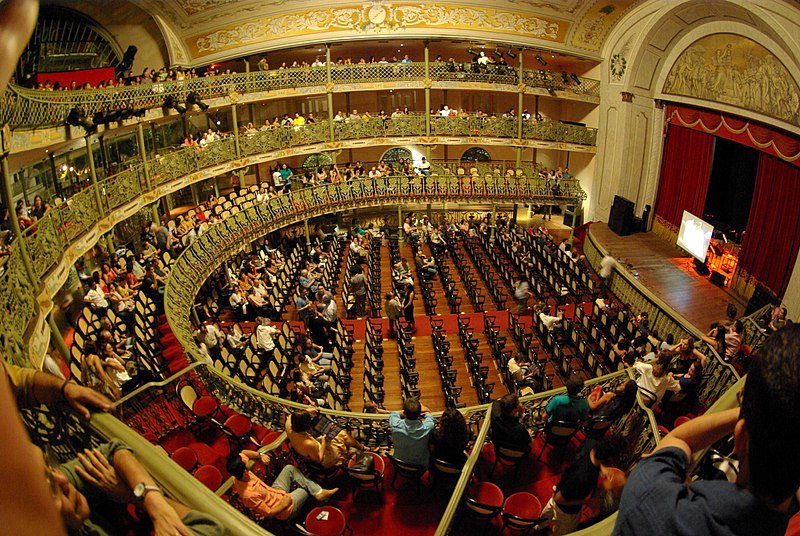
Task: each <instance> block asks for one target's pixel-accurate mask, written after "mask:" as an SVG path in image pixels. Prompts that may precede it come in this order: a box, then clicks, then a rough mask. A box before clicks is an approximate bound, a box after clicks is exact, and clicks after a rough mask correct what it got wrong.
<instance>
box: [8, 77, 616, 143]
mask: <svg viewBox="0 0 800 536" xmlns="http://www.w3.org/2000/svg"><path fill="white" fill-rule="evenodd" d="M429 76H430V79H431V81H432V82H444V83H447V84H452V83H453V82H464V83H466V82H473V83H474V82H477V83H486V84H508V85H513V86H515V90H516V88H517V86H518V84H519V70H518V69H517V68H498V67H492V68H490V69H487V70H475V69H473V68H472V65H471V64H467V65H466V66H464V67H462V66H461V65H458V66H452V65H451V64H448V63H430V64H429ZM424 79H425V64H424V63H421V62H415V63H374V64H367V65H334V66H331V83H332V84H333V86H332V87H331V86H327V84H328V76H327V69H326V68H325V67H316V68H312V67H310V68H294V69H273V70H269V71H253V72H250V73H239V74H229V75H219V76H212V77H204V78H190V79H186V80H176V81H168V82H157V83H152V82H146V83H142V84H140V85H130V86H119V87H110V88H105V89H87V90H71V91H41V90H35V89H27V88H22V87H19V86H13V85H12V86H9V89H8V90H7V91H6V93H5V94H4V95H3V96H2V100H1V101H0V124H8V125H9V126H10V127H11V128H12V129H14V128H41V127H44V126H56V125H61V124H63V123H64V121H65V119H66V117H67V115H68V114H69V111H70V110H71V109H72V108H74V107H75V106H81V107H83V108H84V109H85V110H86V113H87V117H91V116H92V115H93V114H94V113H96V112H103V111H108V110H111V109H114V108H115V107H116V106H118V105H123V106H130V107H132V108H136V109H139V108H144V109H151V108H159V107H161V106H163V105H164V101H165V100H166V98H167V97H174V98H175V99H177V100H178V101H179V102H184V101H185V100H186V96H187V95H188V94H189V93H192V92H194V93H197V94H198V95H199V96H200V98H201V99H204V100H210V99H219V98H226V97H229V96H231V95H245V96H247V95H248V94H250V95H254V98H264V96H263V95H257V96H256V94H264V93H269V92H280V91H285V90H291V89H297V88H319V89H318V92H319V93H324V92H325V91H326V88H330V90H331V91H333V92H336V91H337V88H336V85H337V84H338V85H341V86H347V87H346V89H347V90H351V89H353V88H352V87H350V86H353V85H362V84H370V85H375V84H380V83H403V82H406V83H408V84H409V86H410V87H419V88H421V87H422V86H423V82H424ZM579 80H580V81H581V83H580V84H576V83H574V82H573V81H571V80H568V81H567V82H564V80H563V79H562V77H561V76H560V75H559V74H557V73H553V72H551V71H540V70H537V69H523V85H524V86H523V87H524V88H525V90H526V91H534V90H536V89H545V90H548V91H551V92H553V91H560V92H563V94H564V95H569V94H573V95H576V96H581V97H590V98H593V99H595V100H596V99H597V98H598V96H599V94H600V91H599V88H600V83H599V81H597V80H593V79H589V78H579ZM342 90H344V89H342ZM562 96H563V95H562ZM234 98H236V97H234Z"/></svg>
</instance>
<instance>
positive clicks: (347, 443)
mask: <svg viewBox="0 0 800 536" xmlns="http://www.w3.org/2000/svg"><path fill="white" fill-rule="evenodd" d="M317 418H320V417H319V414H318V410H316V409H313V410H310V411H295V412H294V413H292V414H291V415H290V416H288V417H287V418H286V437H287V438H288V439H289V443H290V444H291V445H292V449H294V451H295V452H297V453H298V454H299V455H300V456H303V457H305V458H308V459H309V460H312V461H314V462H317V463H319V464H321V465H322V466H323V467H325V468H326V469H327V468H330V467H333V466H335V465H342V464H343V463H345V462H346V461H347V460H348V459H349V458H350V457H351V455H352V454H353V453H354V452H356V451H363V450H364V445H362V444H361V443H359V442H358V441H357V440H356V439H355V438H353V436H351V435H350V433H349V432H348V431H347V430H340V431H339V432H338V433H337V434H336V435H335V436H333V437H332V438H328V437H327V436H326V435H321V436H319V437H314V436H312V435H311V433H310V430H311V429H312V425H313V423H314V420H315V419H317ZM322 418H325V417H322Z"/></svg>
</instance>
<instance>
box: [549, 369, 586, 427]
mask: <svg viewBox="0 0 800 536" xmlns="http://www.w3.org/2000/svg"><path fill="white" fill-rule="evenodd" d="M565 386H566V388H567V394H565V395H556V396H554V397H553V398H552V399H551V400H550V402H549V403H548V404H547V408H546V411H547V415H548V417H547V422H553V421H562V422H575V423H577V422H580V421H582V420H584V419H585V418H586V416H587V415H588V414H589V403H588V402H587V401H586V399H585V398H583V397H582V396H580V394H581V391H582V390H583V378H581V376H580V374H572V375H570V377H569V378H567V381H566V383H565Z"/></svg>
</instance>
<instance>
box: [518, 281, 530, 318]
mask: <svg viewBox="0 0 800 536" xmlns="http://www.w3.org/2000/svg"><path fill="white" fill-rule="evenodd" d="M513 287H514V300H515V301H516V302H517V313H520V314H522V313H523V312H525V309H527V308H528V298H531V297H533V293H531V291H530V284H529V283H528V282H527V281H525V280H524V279H520V280H519V281H514V284H513Z"/></svg>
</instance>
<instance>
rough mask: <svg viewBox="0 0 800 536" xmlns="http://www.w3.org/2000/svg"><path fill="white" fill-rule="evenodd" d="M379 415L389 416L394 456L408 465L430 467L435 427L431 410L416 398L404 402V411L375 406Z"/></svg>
mask: <svg viewBox="0 0 800 536" xmlns="http://www.w3.org/2000/svg"><path fill="white" fill-rule="evenodd" d="M373 408H374V409H375V411H376V412H378V413H388V414H389V427H390V428H391V429H392V443H393V444H394V456H395V457H396V458H397V459H399V460H402V461H404V462H406V463H411V464H415V465H422V466H424V467H427V466H428V460H429V458H430V451H429V450H428V442H429V439H430V435H431V432H433V428H434V426H435V421H434V420H433V415H431V410H430V409H428V407H427V406H425V405H424V404H422V403H421V402H420V401H419V400H417V399H416V398H407V399H406V400H405V401H404V402H403V411H402V412H400V411H388V410H385V409H382V408H379V407H377V406H375V405H373Z"/></svg>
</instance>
